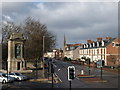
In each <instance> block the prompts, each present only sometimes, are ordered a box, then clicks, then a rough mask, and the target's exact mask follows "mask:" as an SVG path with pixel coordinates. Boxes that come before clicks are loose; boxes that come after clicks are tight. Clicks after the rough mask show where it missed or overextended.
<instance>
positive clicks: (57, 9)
mask: <svg viewBox="0 0 120 90" xmlns="http://www.w3.org/2000/svg"><path fill="white" fill-rule="evenodd" d="M5 4H6V3H5ZM14 4H15V3H14ZM17 4H18V7H17ZM117 8H118V7H117V3H95V2H93V3H64V2H63V3H60V2H59V3H58V2H55V3H52V2H50V3H16V5H15V6H14V7H11V8H9V7H5V5H3V14H5V15H9V16H10V17H11V18H13V19H14V21H15V22H17V21H19V22H21V21H22V20H23V19H25V18H26V17H27V16H33V17H34V18H36V19H40V21H41V22H42V23H44V24H46V25H47V26H48V30H50V31H52V32H53V33H55V34H56V36H57V42H58V46H57V47H62V42H63V36H64V34H66V37H67V41H68V42H83V41H85V40H87V39H96V37H105V36H112V37H116V35H117V33H118V32H117V31H118V30H117V27H118V24H117V17H118V15H117Z"/></svg>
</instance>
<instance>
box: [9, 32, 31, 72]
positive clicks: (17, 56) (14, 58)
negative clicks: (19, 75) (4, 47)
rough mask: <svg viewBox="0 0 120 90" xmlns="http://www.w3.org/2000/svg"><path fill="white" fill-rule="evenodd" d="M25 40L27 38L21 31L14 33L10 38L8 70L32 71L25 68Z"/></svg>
mask: <svg viewBox="0 0 120 90" xmlns="http://www.w3.org/2000/svg"><path fill="white" fill-rule="evenodd" d="M24 42H25V39H24V37H23V35H22V34H20V33H12V34H11V35H10V38H9V39H8V59H7V63H8V64H7V70H8V72H31V71H30V70H25V60H24V58H23V57H24V54H23V53H24Z"/></svg>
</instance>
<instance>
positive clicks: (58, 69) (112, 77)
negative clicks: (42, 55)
mask: <svg viewBox="0 0 120 90" xmlns="http://www.w3.org/2000/svg"><path fill="white" fill-rule="evenodd" d="M54 62H55V63H54V65H55V73H56V74H57V75H58V77H59V78H60V79H61V83H58V84H57V87H59V88H69V81H68V80H67V67H68V66H70V65H73V66H75V68H76V75H77V74H79V73H80V70H81V69H83V70H84V71H85V73H86V74H88V67H85V66H84V67H82V66H81V65H76V64H70V63H67V62H62V61H58V60H55V61H54ZM100 73H101V72H100V70H98V69H95V68H92V69H91V75H95V76H96V77H100ZM103 79H104V80H107V82H97V83H95V82H94V83H93V82H92V83H91V82H89V83H86V82H84V81H82V80H81V79H80V78H78V77H76V78H75V79H74V80H73V81H72V88H118V74H115V73H111V72H107V71H104V70H103Z"/></svg>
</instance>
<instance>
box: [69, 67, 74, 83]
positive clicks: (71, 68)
mask: <svg viewBox="0 0 120 90" xmlns="http://www.w3.org/2000/svg"><path fill="white" fill-rule="evenodd" d="M74 78H75V67H74V66H69V67H68V80H69V81H71V80H73V79H74Z"/></svg>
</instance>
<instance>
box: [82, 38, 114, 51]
mask: <svg viewBox="0 0 120 90" xmlns="http://www.w3.org/2000/svg"><path fill="white" fill-rule="evenodd" d="M115 39H116V38H112V39H110V40H103V42H104V46H102V41H94V42H93V43H94V44H95V46H94V47H93V43H91V45H92V47H89V46H90V45H89V43H87V44H83V45H88V48H83V47H82V48H80V49H93V48H105V47H106V46H108V45H109V44H110V43H112V41H114V40H115ZM97 43H99V47H97Z"/></svg>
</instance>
